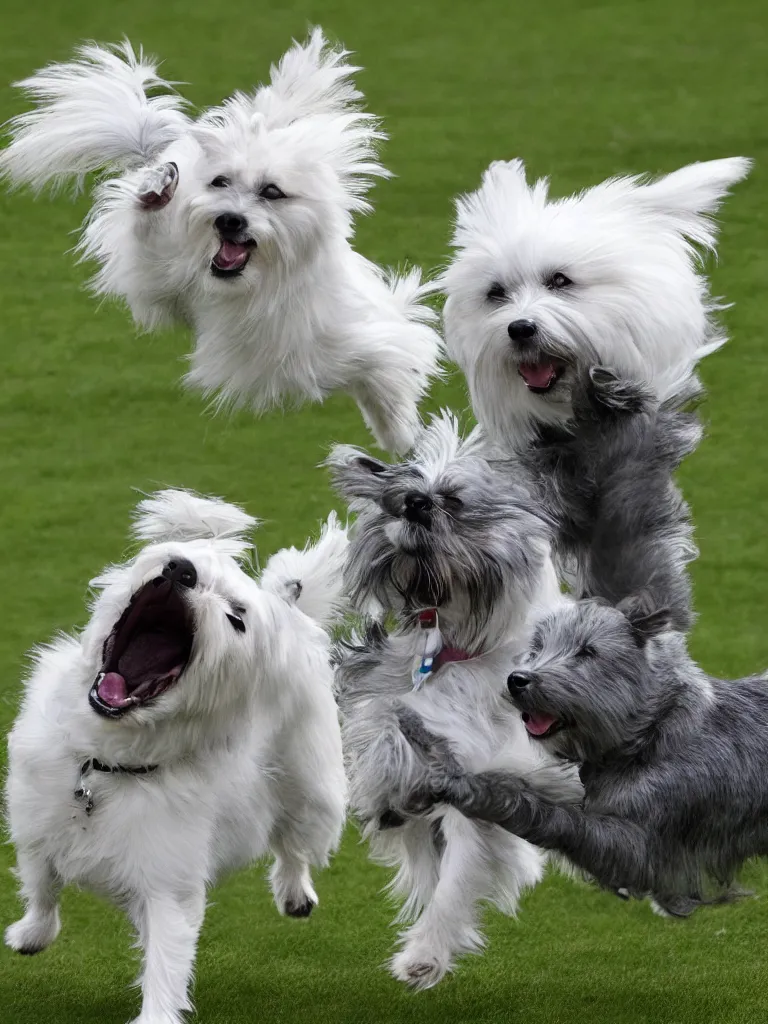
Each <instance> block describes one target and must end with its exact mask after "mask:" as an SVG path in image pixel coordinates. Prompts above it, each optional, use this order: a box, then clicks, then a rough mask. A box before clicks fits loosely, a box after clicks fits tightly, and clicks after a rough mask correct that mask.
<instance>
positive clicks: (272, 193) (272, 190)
mask: <svg viewBox="0 0 768 1024" xmlns="http://www.w3.org/2000/svg"><path fill="white" fill-rule="evenodd" d="M259 195H260V196H261V198H262V199H286V198H287V196H286V194H285V192H283V190H282V189H281V188H278V187H277V185H265V186H264V188H263V189H262V190H261V192H259Z"/></svg>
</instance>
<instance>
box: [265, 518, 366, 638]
mask: <svg viewBox="0 0 768 1024" xmlns="http://www.w3.org/2000/svg"><path fill="white" fill-rule="evenodd" d="M348 549H349V538H348V537H347V530H346V527H344V526H342V525H341V523H340V522H339V519H338V516H337V515H336V513H335V512H331V514H330V515H329V516H328V519H327V520H326V522H325V523H324V524H323V527H322V530H321V532H320V539H319V540H317V541H316V542H315V543H312V542H308V543H307V545H306V546H305V547H304V549H303V550H301V551H299V550H298V548H283V549H282V550H281V551H278V552H277V553H276V554H274V555H272V557H271V558H270V559H269V561H268V562H267V564H266V566H265V567H264V572H263V573H262V574H261V578H260V580H259V582H260V583H261V586H262V587H263V588H264V590H268V591H270V593H273V594H276V595H277V596H278V597H281V598H282V599H283V600H284V601H286V602H287V603H288V604H295V605H297V607H298V608H299V609H300V610H301V611H302V612H304V614H305V615H308V616H309V617H310V618H311V619H314V620H315V621H316V622H318V623H319V624H320V625H321V626H325V627H328V626H331V625H333V623H334V622H335V621H337V620H338V619H339V618H340V617H341V616H342V615H343V613H344V609H345V598H344V566H345V564H346V561H347V552H348Z"/></svg>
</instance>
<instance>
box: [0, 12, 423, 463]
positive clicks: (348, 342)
mask: <svg viewBox="0 0 768 1024" xmlns="http://www.w3.org/2000/svg"><path fill="white" fill-rule="evenodd" d="M348 56H349V55H348V53H347V51H346V50H344V49H342V48H340V47H333V46H330V45H329V44H328V43H327V41H326V39H325V37H324V36H323V33H322V31H321V30H320V29H315V30H314V31H313V32H312V34H311V36H310V37H309V39H308V41H307V42H306V43H305V44H303V45H299V44H294V46H293V47H292V48H291V49H290V50H289V51H288V52H287V53H286V54H285V56H284V57H283V58H282V60H281V61H280V62H279V64H277V65H276V66H274V67H273V68H272V69H271V77H270V83H269V84H268V85H263V86H260V87H259V88H257V89H256V90H254V91H253V92H252V93H249V94H246V93H242V92H238V93H235V95H234V96H232V97H231V98H230V99H228V100H226V101H225V102H224V103H223V104H222V105H221V106H218V107H214V108H212V109H210V110H207V111H204V112H203V113H202V114H201V115H200V116H199V117H198V118H197V119H196V120H194V119H193V118H192V117H191V116H190V115H189V114H187V113H185V111H184V106H185V105H184V103H183V101H182V100H181V99H180V98H179V97H178V96H176V94H175V93H173V92H171V91H170V83H168V82H166V81H164V80H163V79H162V78H161V77H160V76H159V74H158V71H157V65H156V63H155V62H154V61H152V60H150V59H148V58H145V57H144V56H143V54H141V53H139V54H138V55H137V54H136V53H135V52H134V51H133V49H132V48H131V46H130V45H129V44H128V43H124V44H123V45H122V46H119V47H116V48H113V49H105V48H102V47H98V46H93V45H92V46H87V47H84V48H83V49H82V50H81V51H80V53H79V59H78V60H75V61H73V62H71V63H68V64H59V65H56V64H55V65H52V66H50V67H48V68H44V69H43V70H41V71H39V72H38V73H37V74H35V75H33V76H32V77H31V78H29V79H27V80H26V81H24V82H21V83H19V84H20V87H21V88H22V89H24V90H25V91H26V92H27V94H29V95H30V96H31V97H32V98H33V99H34V100H35V101H36V103H37V107H36V109H35V110H33V111H32V112H31V113H27V114H22V115H20V116H19V117H17V118H15V119H13V120H12V121H11V122H10V133H11V137H12V142H11V145H10V146H9V147H8V148H7V149H6V150H5V151H4V153H3V154H2V156H0V173H2V174H3V175H4V176H5V177H6V178H7V179H9V180H10V181H11V182H12V183H13V184H22V183H28V184H31V185H32V186H33V187H34V188H36V189H39V188H41V187H42V186H43V185H45V184H46V183H48V182H52V183H53V184H54V185H56V184H59V183H61V181H62V180H65V179H66V178H68V177H75V178H76V179H78V180H79V179H82V176H83V175H84V174H86V173H87V172H89V171H94V170H102V169H106V170H107V171H108V173H109V174H110V175H111V176H109V177H107V179H106V180H104V181H102V182H101V184H99V185H98V186H97V188H96V192H95V204H94V207H93V209H92V210H91V213H90V215H89V217H88V219H87V222H86V225H85V229H84V232H83V236H82V240H81V243H80V250H81V252H82V253H83V255H84V257H86V258H89V259H94V260H96V261H97V263H98V264H99V266H100V269H99V271H98V274H97V275H96V278H95V281H94V288H95V291H96V292H97V293H98V294H103V295H112V296H116V297H119V298H121V299H124V300H125V301H126V302H127V304H128V305H129V307H130V309H131V312H132V313H133V316H134V319H135V320H136V321H137V323H139V324H141V325H142V326H144V327H147V328H149V329H152V328H155V327H158V326H162V325H165V324H172V323H178V322H182V323H184V324H186V325H188V326H190V327H191V328H192V329H193V330H194V332H195V335H196V349H195V352H194V355H193V357H192V368H191V370H190V373H189V375H188V378H187V379H188V381H189V382H190V383H191V384H193V385H194V386H196V387H199V388H200V389H202V390H203V391H204V392H205V393H206V394H211V395H213V394H215V395H217V396H218V400H219V401H220V402H224V403H246V404H250V405H252V406H253V407H254V408H255V409H257V410H262V409H265V408H267V407H269V406H272V405H274V404H276V403H280V402H284V401H293V400H306V399H310V400H315V401H318V400H321V399H322V398H323V397H324V396H325V395H327V394H328V393H329V392H330V391H332V390H335V389H338V388H341V389H344V390H347V391H349V392H350V393H351V394H352V395H353V397H354V398H355V400H356V401H357V402H358V404H359V405H360V407H361V410H362V412H363V416H364V418H365V419H366V422H367V423H368V425H369V426H370V427H371V429H372V430H373V432H374V434H375V436H376V439H377V441H378V442H379V443H380V444H382V446H383V447H385V448H389V449H392V450H396V451H403V450H407V448H408V447H409V445H410V444H411V443H412V440H413V437H414V435H415V432H416V430H417V429H418V425H419V419H418V414H417V404H418V401H419V399H420V397H421V395H422V394H423V393H424V391H425V389H426V387H427V383H428V381H429V378H430V376H431V375H432V374H433V373H434V372H435V369H436V363H437V358H438V355H439V349H440V343H439V339H438V337H437V335H436V334H435V332H434V331H433V330H432V329H431V328H430V327H429V326H428V324H429V322H430V321H431V320H433V319H434V315H433V313H432V311H431V310H430V309H429V308H428V307H427V306H425V305H423V303H422V298H423V296H424V295H425V294H426V291H427V289H425V288H423V286H422V285H421V280H420V275H419V274H418V273H416V272H415V271H412V272H410V273H409V274H406V275H404V276H403V277H397V276H390V277H389V278H387V277H386V276H385V275H384V274H383V272H382V271H381V270H380V269H379V268H377V267H375V266H373V265H371V264H369V263H368V262H367V261H366V260H364V259H363V258H362V257H360V256H359V255H357V254H356V253H355V252H354V251H353V250H352V248H351V246H350V241H349V240H350V238H351V237H352V234H353V226H352V216H353V214H354V213H359V212H364V211H367V210H369V209H370V205H369V203H368V201H367V199H366V194H367V192H368V190H369V189H370V187H371V184H372V181H373V179H374V178H376V177H387V176H388V173H389V172H388V171H386V170H385V169H384V168H383V167H382V165H381V164H380V163H379V161H378V156H377V145H378V143H379V141H380V140H381V139H382V138H383V135H382V133H381V131H380V130H379V127H378V121H377V119H376V118H374V117H373V116H372V115H370V114H367V113H364V112H363V111H362V110H361V109H360V105H359V102H360V100H361V99H362V96H361V94H360V92H359V91H358V90H357V89H356V88H355V86H354V84H353V82H352V75H353V74H354V72H356V71H357V70H358V69H357V68H356V67H354V66H352V65H350V64H349V63H348V62H347V57H348ZM150 93H151V94H150Z"/></svg>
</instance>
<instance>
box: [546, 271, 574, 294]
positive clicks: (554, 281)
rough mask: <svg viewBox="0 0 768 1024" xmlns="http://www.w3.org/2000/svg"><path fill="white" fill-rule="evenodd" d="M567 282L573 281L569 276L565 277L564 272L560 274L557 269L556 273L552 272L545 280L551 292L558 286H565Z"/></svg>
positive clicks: (571, 282)
mask: <svg viewBox="0 0 768 1024" xmlns="http://www.w3.org/2000/svg"><path fill="white" fill-rule="evenodd" d="M569 284H573V281H572V280H571V279H570V277H566V276H565V274H561V273H560V271H558V272H557V273H556V274H553V275H552V277H550V278H549V280H548V281H547V288H549V289H550V290H551V291H553V292H556V291H558V289H560V288H567V287H568V285H569Z"/></svg>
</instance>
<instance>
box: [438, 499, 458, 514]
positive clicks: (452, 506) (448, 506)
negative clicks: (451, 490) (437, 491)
mask: <svg viewBox="0 0 768 1024" xmlns="http://www.w3.org/2000/svg"><path fill="white" fill-rule="evenodd" d="M440 498H441V501H442V503H443V508H444V509H445V511H446V512H447V513H448V514H449V515H453V514H454V513H456V512H461V510H462V509H463V508H464V502H463V501H462V500H461V498H460V497H459V496H458V494H441V495H440Z"/></svg>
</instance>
